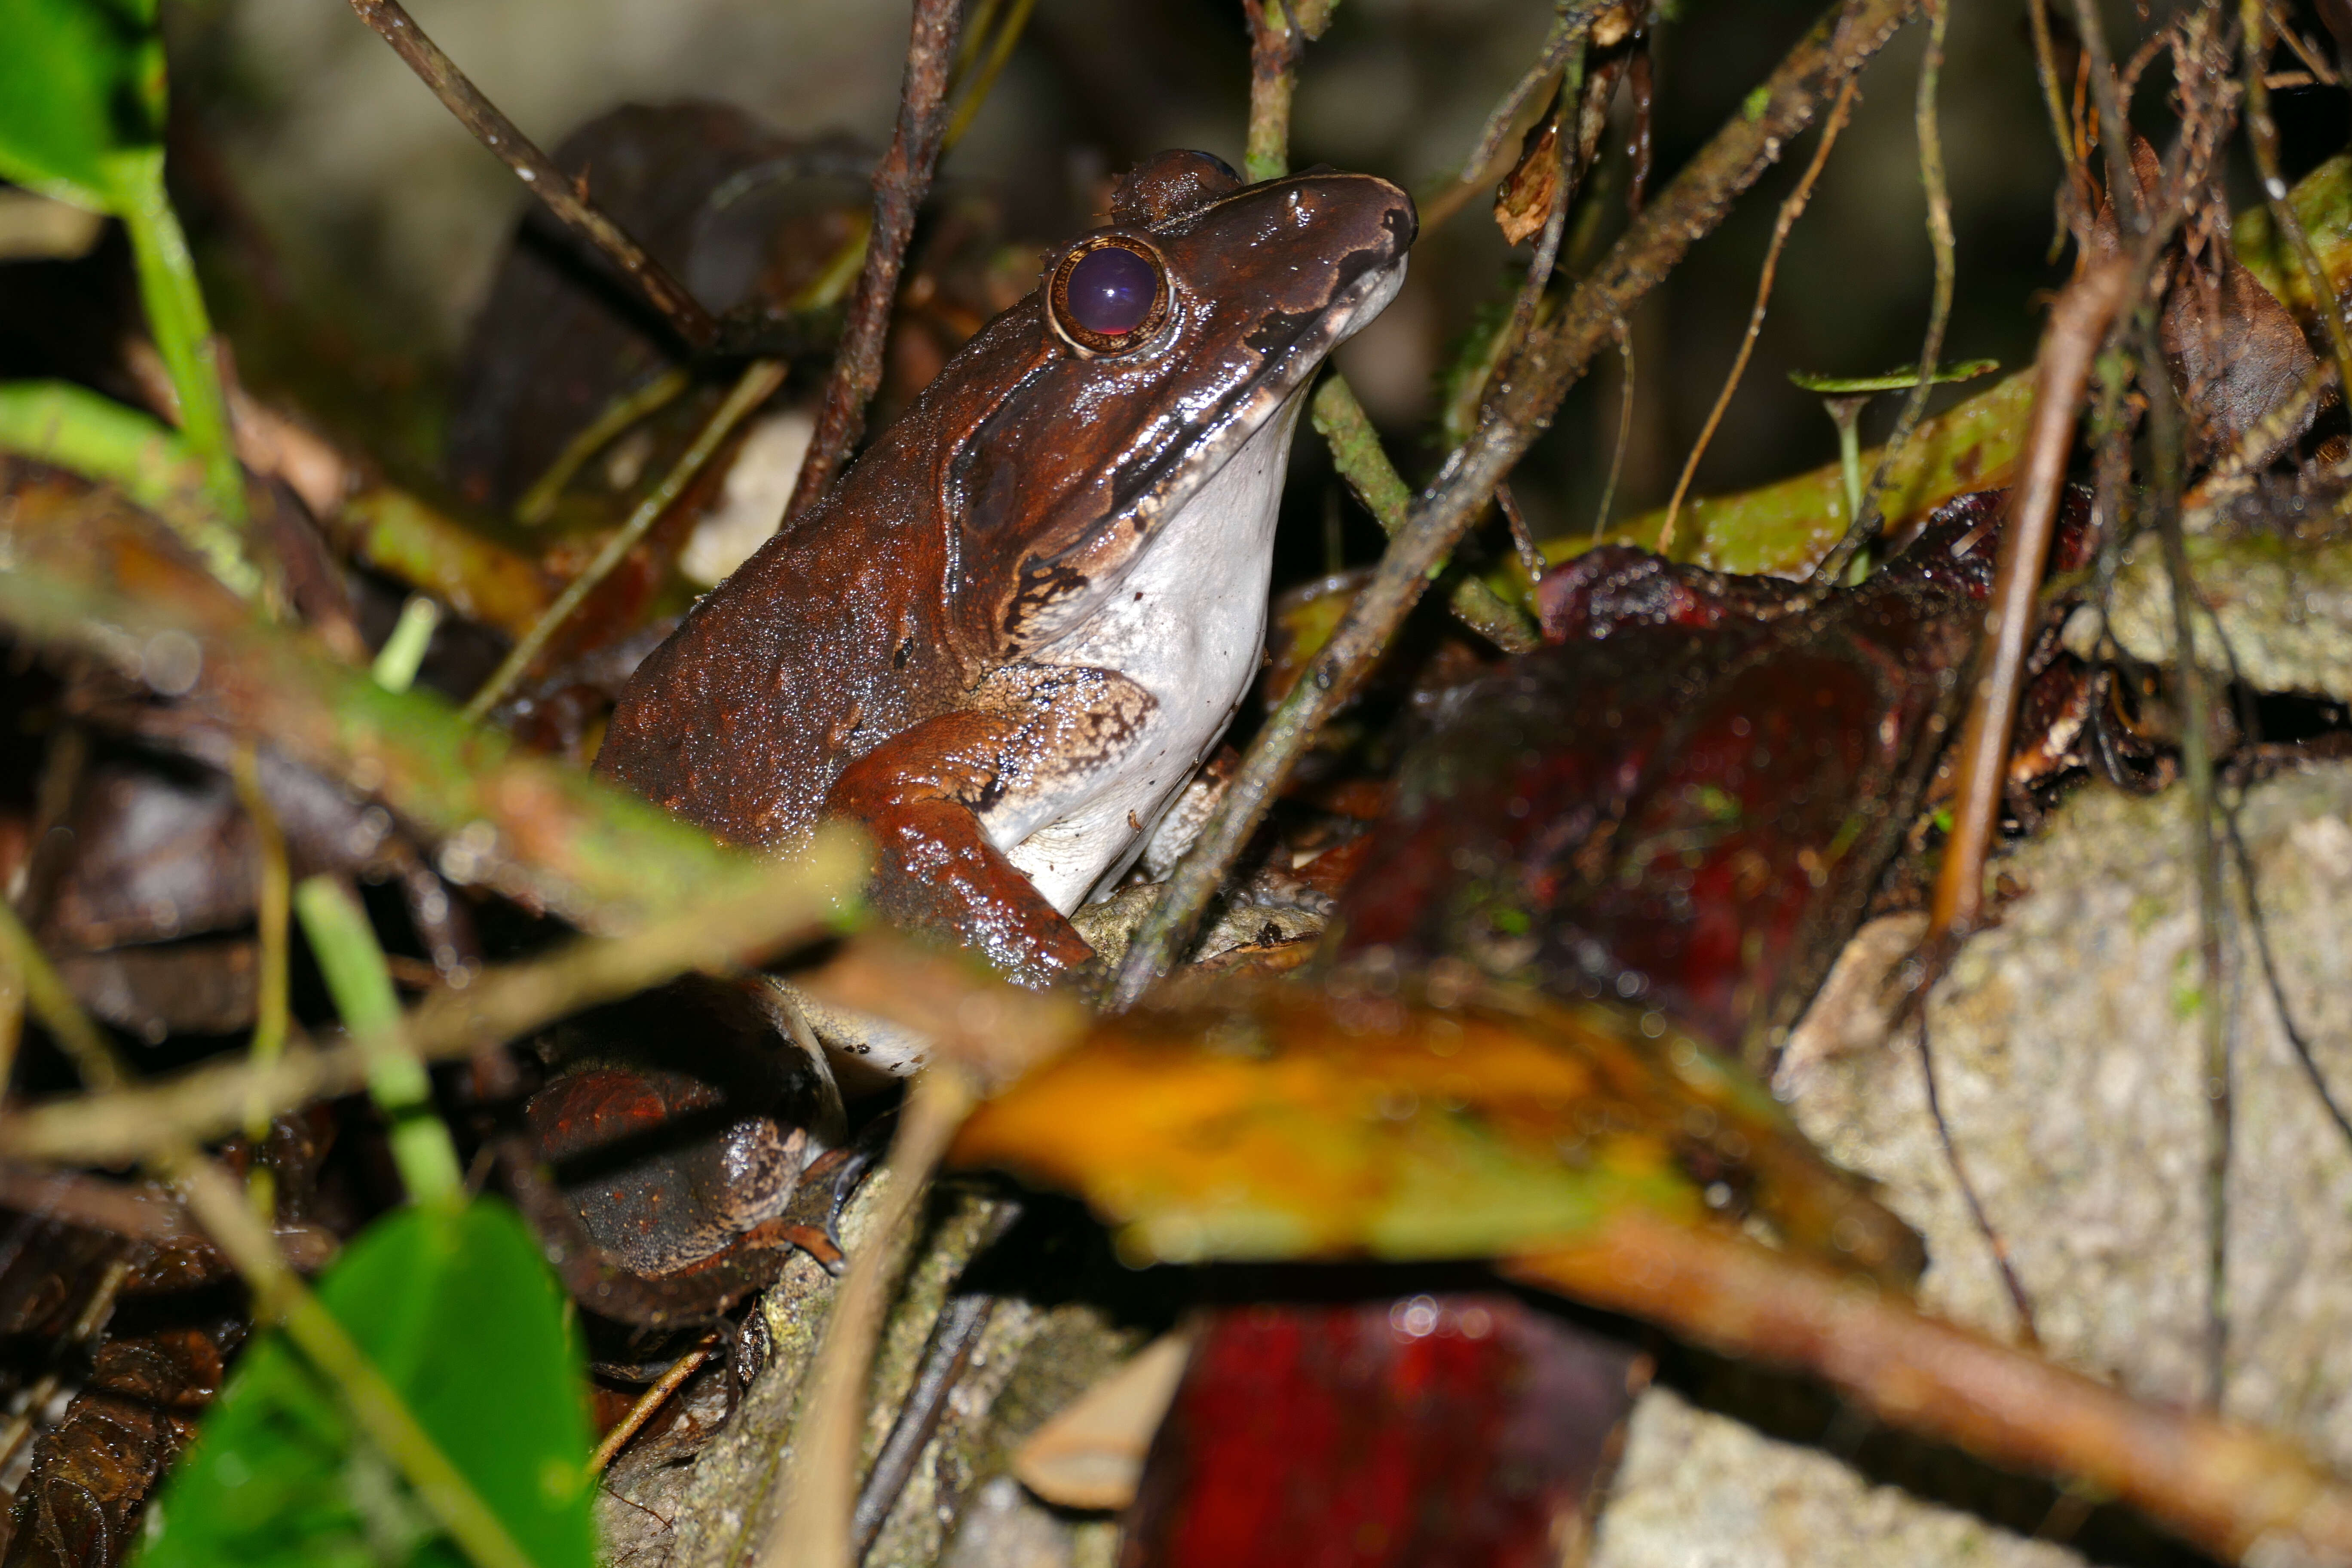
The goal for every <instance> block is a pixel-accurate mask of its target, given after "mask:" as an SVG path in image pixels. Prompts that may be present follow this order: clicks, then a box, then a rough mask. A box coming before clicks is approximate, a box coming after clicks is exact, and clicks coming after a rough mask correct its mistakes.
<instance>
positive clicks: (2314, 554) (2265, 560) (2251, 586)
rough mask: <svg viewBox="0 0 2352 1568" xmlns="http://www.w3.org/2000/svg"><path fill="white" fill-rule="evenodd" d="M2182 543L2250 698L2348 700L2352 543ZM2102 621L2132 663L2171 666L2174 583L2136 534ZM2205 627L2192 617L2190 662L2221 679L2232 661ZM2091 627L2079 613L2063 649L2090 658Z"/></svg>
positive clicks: (2156, 548)
mask: <svg viewBox="0 0 2352 1568" xmlns="http://www.w3.org/2000/svg"><path fill="white" fill-rule="evenodd" d="M2187 544H2188V551H2189V575H2190V577H2191V578H2192V579H2193V580H2194V581H2195V582H2196V584H2197V590H2198V593H2199V594H2200V595H2201V596H2202V598H2203V599H2204V602H2205V603H2206V604H2207V605H2209V606H2210V607H2211V609H2212V611H2213V616H2214V617H2215V618H2216V619H2218V621H2219V623H2220V626H2221V633H2222V635H2223V636H2225V637H2228V639H2229V644H2230V647H2229V652H2230V653H2231V654H2234V655H2235V656H2236V658H2237V668H2238V670H2239V672H2240V673H2241V674H2242V676H2243V677H2244V678H2245V679H2246V680H2247V682H2248V683H2250V684H2251V685H2252V687H2253V688H2254V689H2256V690H2258V691H2303V692H2311V693H2315V694H2317V695H2320V696H2326V697H2333V698H2336V699H2337V700H2352V540H2345V539H2336V540H2327V541H2319V542H2301V541H2295V540H2291V539H2286V538H2283V537H2280V536H2278V535H2275V534H2268V533H2256V534H2242V533H2221V532H2216V533H2207V534H2200V535H2198V536H2195V537H2192V538H2190V539H2189V541H2188V542H2187ZM2109 624H2110V626H2111V627H2112V629H2113V631H2114V633H2115V637H2116V641H2117V642H2118V643H2120V644H2122V645H2123V647H2124V649H2125V651H2126V652H2127V653H2129V654H2130V655H2131V656H2132V657H2133V658H2137V659H2140V660H2142V661H2143V662H2145V663H2148V664H2171V663H2173V662H2175V656H2174V651H2173V645H2174V637H2173V626H2172V583H2171V579H2170V578H2169V577H2168V576H2167V575H2166V574H2165V570H2164V554H2163V550H2162V548H2161V546H2160V545H2159V544H2158V542H2157V541H2156V540H2155V539H2154V538H2152V537H2148V536H2146V535H2143V536H2142V537H2141V538H2140V539H2138V540H2137V541H2136V542H2133V543H2132V544H2131V545H2130V546H2129V547H2128V548H2127V549H2126V552H2125V560H2124V564H2123V568H2122V570H2121V571H2120V572H2119V573H2117V574H2116V592H2115V598H2114V601H2113V605H2112V609H2111V612H2110V620H2109ZM2213 628H2214V620H2212V619H2208V618H2207V617H2205V616H2198V617H2197V618H2196V621H2195V623H2194V637H2195V640H2196V645H2197V663H2198V665H2199V667H2200V668H2204V669H2210V670H2216V671H2221V672H2224V673H2226V672H2227V671H2228V670H2229V668H2230V661H2229V658H2227V657H2226V656H2225V655H2224V653H2223V651H2222V647H2221V643H2220V641H2218V640H2217V639H2216V637H2215V636H2214V629H2213ZM2098 629H2099V628H2098V616H2096V614H2095V613H2094V612H2091V611H2088V610H2084V611H2082V612H2078V613H2077V614H2076V616H2074V619H2073V620H2072V621H2070V622H2068V623H2067V626H2066V644H2067V647H2070V648H2072V649H2074V651H2075V652H2076V653H2078V654H2083V655H2085V656H2088V655H2090V654H2092V653H2093V652H2095V648H2096V645H2097V641H2098Z"/></svg>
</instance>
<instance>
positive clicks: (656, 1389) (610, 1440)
mask: <svg viewBox="0 0 2352 1568" xmlns="http://www.w3.org/2000/svg"><path fill="white" fill-rule="evenodd" d="M718 1344H719V1336H718V1335H717V1334H715V1333H709V1334H705V1335H703V1336H702V1342H700V1343H699V1344H698V1345H696V1346H695V1347H694V1348H693V1349H692V1350H690V1351H688V1352H686V1353H685V1354H684V1355H682V1356H680V1357H678V1358H677V1360H676V1361H674V1362H672V1363H670V1365H669V1369H668V1370H667V1371H666V1372H664V1373H662V1374H661V1376H660V1377H658V1378H656V1380H655V1381H654V1383H653V1384H652V1386H650V1387H648V1388H647V1389H646V1391H645V1393H644V1394H641V1395H639V1396H638V1399H637V1402H636V1403H635V1405H630V1406H629V1411H628V1414H627V1415H624V1416H622V1417H621V1418H620V1419H619V1420H618V1421H615V1422H614V1424H613V1429H612V1430H611V1431H610V1432H607V1433H605V1434H604V1441H602V1442H600V1443H598V1444H597V1445H596V1451H595V1452H594V1453H593V1454H591V1455H589V1456H588V1473H589V1474H590V1475H592V1476H601V1475H603V1474H604V1471H605V1469H606V1468H608V1467H609V1466H610V1465H611V1464H612V1462H613V1460H614V1458H615V1457H617V1456H618V1455H619V1453H620V1452H621V1450H622V1449H624V1448H625V1447H628V1446H629V1439H630V1438H632V1437H634V1436H636V1435H637V1434H638V1433H640V1432H642V1431H644V1430H645V1429H646V1422H648V1421H650V1420H652V1419H653V1418H654V1413H655V1412H656V1411H658V1410H659V1409H660V1408H661V1407H662V1406H663V1405H667V1404H668V1403H669V1396H670V1395H671V1394H676V1393H677V1391H678V1389H679V1388H680V1387H682V1386H683V1385H684V1384H685V1383H686V1380H687V1379H688V1378H689V1377H692V1376H693V1375H694V1373H695V1371H696V1369H697V1368H698V1367H700V1366H701V1365H702V1363H704V1362H707V1361H709V1359H710V1352H712V1350H714V1349H716V1348H717V1346H718Z"/></svg>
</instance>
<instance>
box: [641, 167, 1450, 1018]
mask: <svg viewBox="0 0 2352 1568" xmlns="http://www.w3.org/2000/svg"><path fill="white" fill-rule="evenodd" d="M1415 227H1416V220H1415V217H1414V215H1413V207H1412V201H1411V199H1410V198H1409V197H1407V196H1406V195H1405V194H1404V192H1402V190H1399V189H1398V188H1397V187H1396V186H1394V185H1392V184H1389V183H1388V182H1387V181H1385V180H1379V179H1374V178H1372V177H1370V176H1369V175H1363V174H1335V173H1329V172H1310V173H1307V174H1297V175H1294V176H1292V177H1290V178H1287V179H1279V180H1269V181H1265V182H1263V183H1261V184H1253V185H1244V184H1242V182H1241V180H1240V178H1239V177H1238V176H1237V175H1235V174H1234V172H1233V170H1231V169H1230V168H1228V167H1226V166H1225V165H1224V164H1223V163H1220V162H1219V161H1218V160H1216V159H1214V158H1212V157H1210V156H1208V155H1206V154H1205V153H1161V154H1160V155H1158V156H1156V157H1154V158H1151V159H1150V160H1147V161H1146V162H1145V163H1141V164H1139V166H1138V167H1136V168H1135V169H1134V170H1132V171H1130V172H1129V174H1128V175H1127V176H1126V177H1125V179H1123V180H1122V181H1121V182H1120V183H1119V185H1118V189H1117V192H1116V194H1115V196H1114V199H1113V202H1112V206H1111V223H1110V225H1109V226H1108V227H1105V228H1100V229H1097V230H1095V231H1094V232H1092V233H1090V234H1087V235H1085V236H1083V237H1079V238H1078V239H1076V240H1074V241H1072V242H1071V243H1069V244H1067V245H1066V246H1064V247H1061V248H1060V249H1059V250H1058V251H1056V252H1055V253H1054V254H1053V255H1052V256H1051V257H1050V258H1048V263H1047V265H1046V267H1045V272H1044V279H1043V281H1042V283H1041V284H1040V286H1039V288H1038V289H1037V290H1036V292H1034V294H1032V295H1030V296H1029V297H1028V298H1027V299H1025V300H1023V301H1022V302H1021V303H1019V304H1018V305H1015V306H1013V308H1012V309H1011V310H1007V311H1005V312H1004V313H1003V315H1001V316H999V317H997V318H996V319H995V320H994V321H992V322H990V323H989V324H988V326H987V327H985V328H983V329H982V331H981V332H980V333H979V334H978V335H977V336H976V337H974V338H973V339H972V340H971V342H970V343H968V344H966V345H965V347H964V348H963V350H962V351H961V353H958V354H957V355H956V356H955V358H954V359H953V360H951V361H950V363H948V365H947V367H946V369H945V370H943V371H942V372H941V373H940V375H939V377H938V379H937V380H936V381H934V382H933V383H932V384H931V385H930V387H929V389H928V390H927V391H926V392H924V393H923V395H921V396H920V397H919V398H918V399H917V400H916V401H915V403H914V404H913V405H912V406H911V407H909V408H908V410H907V412H906V414H905V415H904V416H901V417H900V418H899V419H898V421H897V422H896V423H895V424H893V425H892V426H890V427H889V428H888V429H887V431H885V432H884V433H883V434H882V436H881V437H879V438H878V439H877V440H876V441H875V443H874V444H873V446H872V447H870V448H869V449H868V450H867V451H866V453H865V454H864V456H863V457H861V458H859V459H858V461H857V463H856V466H855V467H853V468H851V469H850V470H849V471H848V472H847V473H846V474H845V476H844V478H843V479H842V481H841V483H840V484H839V485H838V486H837V487H836V488H835V489H834V490H833V492H832V493H831V494H830V495H828V496H826V497H825V498H824V500H823V501H822V502H820V503H819V504H818V505H817V506H815V507H814V508H813V509H812V510H809V511H808V512H807V513H806V514H804V515H803V517H802V518H801V519H800V521H797V522H796V523H794V524H793V526H791V527H789V528H787V529H785V530H783V531H781V532H779V533H778V534H777V535H776V536H775V537H774V538H772V539H771V540H770V541H769V542H767V544H766V545H765V546H764V547H763V548H762V549H761V551H760V552H759V553H758V554H756V555H754V556H753V557H752V558H751V560H750V561H749V562H747V563H745V564H744V565H743V567H742V568H741V569H740V571H738V572H737V573H736V574H734V575H733V576H731V577H730V578H729V579H728V580H727V581H726V582H724V583H722V584H719V587H718V588H717V589H716V590H714V591H713V592H712V593H711V594H710V595H709V597H707V598H705V599H704V600H702V602H701V603H699V604H698V605H696V606H695V607H694V609H693V611H692V613H690V614H689V615H688V616H687V617H686V620H685V622H684V624H683V625H681V626H679V627H678V629H677V632H676V633H675V634H674V635H673V636H672V637H670V638H669V640H668V641H667V642H666V643H664V644H663V645H662V646H661V647H659V648H658V649H656V651H655V652H654V654H653V655H652V657H651V658H647V659H646V662H645V664H644V665H643V667H642V668H639V669H638V671H637V672H636V675H635V679H632V681H631V682H630V684H629V686H628V688H627V689H626V690H625V692H624V693H623V694H622V697H621V701H620V705H619V708H618V710H616V711H615V712H614V716H613V721H612V725H611V729H610V731H608V733H607V735H606V738H605V741H604V751H603V753H602V755H601V756H600V757H599V758H598V760H597V768H598V771H599V772H601V773H604V775H606V776H607V777H610V778H613V779H616V780H618V781H620V782H621V783H623V784H627V785H628V786H629V787H631V788H633V789H635V790H636V791H638V792H639V793H640V794H643V795H646V796H647V797H648V798H650V799H652V800H654V801H656V802H657V803H659V804H661V805H665V806H667V807H668V808H669V809H670V810H672V811H675V812H677V813H678V814H679V815H680V816H686V817H688V818H690V819H692V820H693V821H695V822H698V823H700V824H701V825H703V826H705V827H708V828H709V829H710V830H711V831H712V832H714V833H717V834H718V835H719V836H720V837H724V838H727V839H729V840H730V841H733V842H736V843H740V844H745V845H751V846H757V847H772V848H781V847H788V846H789V845H790V844H791V843H792V842H793V839H794V838H795V837H797V836H799V835H801V834H803V833H804V832H805V831H806V830H807V829H808V828H809V826H811V825H812V824H813V823H814V822H815V821H816V819H817V818H818V817H819V816H839V817H844V818H847V819H849V820H852V821H855V822H856V823H857V824H859V825H860V826H863V827H864V828H865V829H866V832H867V833H869V834H870V835H871V836H872V837H873V839H874V842H875V844H876V847H877V853H878V856H879V858H880V874H879V876H878V878H877V885H876V888H875V898H876V900H877V904H878V905H879V906H880V907H881V908H882V909H883V910H884V911H885V912H887V913H888V914H891V915H892V916H894V917H896V918H898V919H900V920H904V921H911V922H914V923H917V924H920V925H926V926H929V927H932V928H934V929H948V930H952V931H955V932H957V933H959V934H960V935H961V936H962V937H963V938H964V939H965V940H966V941H968V942H972V943H974V944H976V945H977V946H979V947H980V948H981V949H982V951H984V952H986V953H987V954H988V955H989V957H990V958H991V959H992V961H993V962H995V963H997V964H998V965H999V966H1000V967H1001V968H1003V969H1004V970H1005V971H1006V972H1007V973H1011V974H1013V975H1014V976H1016V977H1018V978H1022V979H1024V980H1027V981H1030V982H1032V983H1037V982H1043V981H1045V980H1048V979H1050V978H1052V977H1053V976H1054V975H1055V973H1059V972H1063V971H1066V970H1068V969H1071V968H1074V967H1076V966H1077V965H1079V964H1082V963H1085V962H1086V960H1087V959H1088V958H1089V957H1091V956H1092V950H1091V949H1090V948H1089V947H1088V946H1087V942H1086V941H1085V939H1084V938H1082V937H1080V936H1079V935H1078V933H1077V931H1076V930H1075V929H1074V928H1073V927H1072V926H1071V925H1070V923H1069V921H1068V920H1067V919H1066V916H1067V915H1068V913H1069V911H1071V910H1074V909H1076V907H1077V906H1078V905H1080V904H1081V903H1083V902H1085V901H1086V900H1087V899H1088V898H1089V897H1091V896H1093V895H1095V894H1096V893H1097V892H1100V891H1104V890H1106V889H1108V888H1109V887H1110V886H1111V885H1113V884H1114V883H1115V882H1116V881H1117V880H1118V878H1119V877H1120V876H1121V875H1122V874H1123V873H1124V872H1125V871H1126V870H1127V869H1128V868H1129V866H1131V865H1132V864H1133V863H1134V861H1135V859H1136V858H1137V856H1138V855H1139V853H1140V852H1141V850H1142V848H1143V847H1144V844H1145V842H1146V839H1147V837H1149V836H1150V833H1151V830H1152V829H1153V827H1154V826H1155V824H1157V823H1158V822H1159V821H1160V817H1161V816H1163V814H1165V813H1166V812H1167V810H1168V808H1169V806H1170V805H1171V802H1172V801H1174V800H1175V798H1176V797H1177V795H1178V794H1179V792H1180V791H1181V790H1182V789H1183V788H1184V786H1185V784H1187V782H1188V781H1190V780H1191V779H1192V775H1193V773H1195V771H1196V770H1197V769H1198V768H1199V766H1200V764H1201V763H1202V759H1203V758H1204V757H1205V756H1207V755H1208V753H1209V752H1210V750H1211V748H1212V747H1213V746H1214V745H1215V743H1216V742H1217V739H1218V736H1219V735H1220V733H1221V732H1222V731H1223V729H1224V728H1225V724H1226V721H1228V720H1229V719H1231V718H1232V716H1233V713H1234V709H1235V708H1236V707H1237V706H1238V705H1239V704H1240V702H1241V700H1242V698H1243V696H1244V693H1245V692H1246V690H1247V689H1248V687H1249V684H1250V679H1251V677H1252V675H1253V674H1254V673H1255V670H1256V668H1257V667H1258V662H1259V644H1260V639H1261V637H1262V636H1263V633H1264V630H1265V603H1266V589H1267V579H1268V575H1269V573H1270V571H1271V562H1272V551H1273V535H1274V523H1275V513H1276V509H1277V505H1278V502H1279V500H1280V493H1281V489H1282V478H1283V469H1284V465H1285V463H1286V460H1287V458H1288V454H1289V448H1290V437H1291V430H1292V427H1293V426H1295V425H1296V424H1297V417H1298V410H1299V407H1300V405H1301V404H1302V403H1303V401H1304V399H1305V396H1306V391H1307V383H1308V381H1309V379H1310V378H1311V377H1312V376H1313V374H1314V373H1315V371H1316V368H1317V367H1318V365H1320V364H1321V363H1323V360H1324V358H1325V357H1326V356H1327V355H1328V354H1329V353H1330V352H1331V350H1332V349H1333V348H1334V347H1336V346H1337V345H1338V344H1339V342H1341V341H1343V340H1344V339H1346V338H1347V337H1348V336H1349V334H1350V333H1352V332H1354V331H1357V330H1358V329H1359V328H1360V327H1362V326H1363V325H1364V323H1365V322H1367V321H1370V320H1371V319H1372V317H1373V316H1375V315H1377V314H1378V313H1379V312H1380V310H1381V308H1382V307H1384V306H1385V305H1386V304H1387V303H1388V302H1389V300H1391V299H1392V298H1393V297H1394V296H1395V294H1396V291H1397V289H1398V287H1399V286H1400V285H1401V284H1402V282H1403V280H1404V271H1405V253H1406V250H1407V248H1408V247H1410V246H1411V245H1412V240H1413V236H1414V232H1415Z"/></svg>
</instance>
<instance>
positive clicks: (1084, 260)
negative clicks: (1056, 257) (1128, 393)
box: [1047, 239, 1168, 354]
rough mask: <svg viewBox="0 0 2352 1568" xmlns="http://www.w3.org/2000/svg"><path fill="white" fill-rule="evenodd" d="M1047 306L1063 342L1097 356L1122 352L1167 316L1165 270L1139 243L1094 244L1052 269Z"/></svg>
mask: <svg viewBox="0 0 2352 1568" xmlns="http://www.w3.org/2000/svg"><path fill="white" fill-rule="evenodd" d="M1047 303H1048V305H1049V307H1050V308H1051V310H1052V312H1053V317H1054V325H1055V327H1056V328H1057V329H1059V330H1060V331H1061V334H1062V335H1063V336H1064V337H1065V338H1067V339H1069V340H1070V341H1071V342H1074V343H1076V344H1077V345H1078V346H1079V347H1081V348H1084V349H1088V350H1091V351H1092V352H1094V353H1100V354H1115V353H1125V352H1127V351H1128V350H1129V349H1132V348H1135V347H1138V346H1139V345H1140V344H1142V343H1143V342H1147V341H1148V340H1149V339H1150V336H1151V333H1152V329H1153V328H1155V327H1157V326H1158V325H1159V324H1160V321H1161V320H1162V319H1163V318H1164V317H1165V316H1166V315H1167V313H1168V279H1167V273H1166V269H1165V268H1163V267H1162V266H1161V264H1160V258H1159V257H1158V256H1156V255H1154V254H1152V252H1151V251H1150V250H1148V249H1146V248H1145V247H1143V245H1141V244H1140V243H1139V242H1137V241H1134V240H1129V239H1102V240H1097V242H1095V243H1094V244H1092V245H1089V246H1085V247H1081V248H1079V249H1077V250H1074V251H1072V252H1071V253H1070V254H1069V256H1068V257H1067V258H1065V259H1064V260H1063V262H1062V265H1061V266H1059V267H1058V268H1055V270H1054V282H1053V288H1052V289H1051V291H1050V293H1049V296H1048V300H1047Z"/></svg>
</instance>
